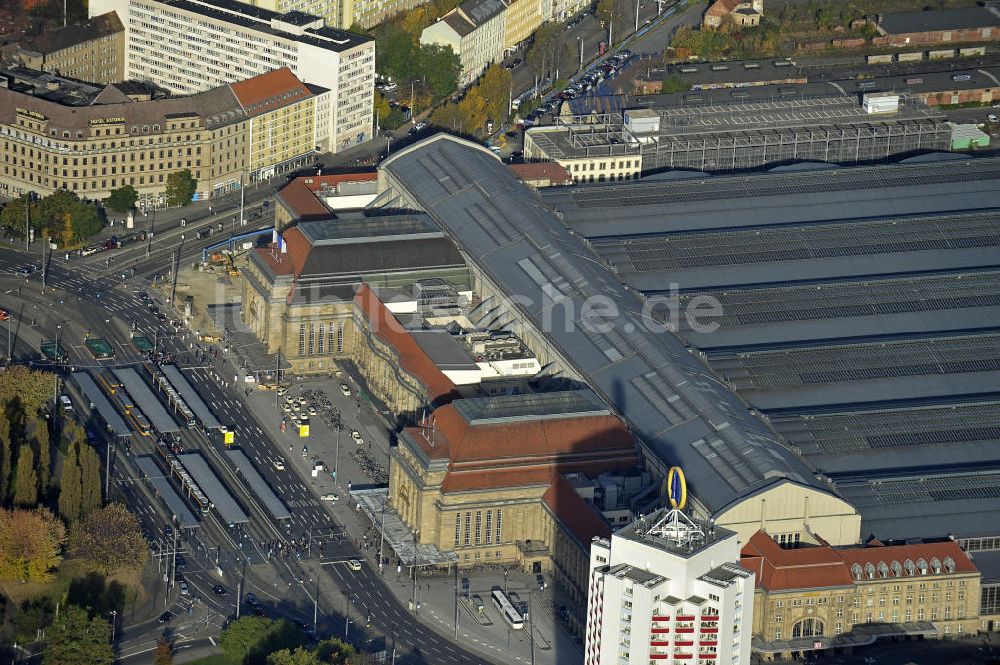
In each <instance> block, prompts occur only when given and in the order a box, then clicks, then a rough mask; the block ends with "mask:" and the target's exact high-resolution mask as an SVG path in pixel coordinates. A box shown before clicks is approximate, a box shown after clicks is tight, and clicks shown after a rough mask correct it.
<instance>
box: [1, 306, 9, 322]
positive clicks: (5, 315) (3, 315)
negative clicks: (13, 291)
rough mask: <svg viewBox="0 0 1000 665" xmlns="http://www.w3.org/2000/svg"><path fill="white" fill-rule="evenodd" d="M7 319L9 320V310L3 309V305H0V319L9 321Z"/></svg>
mask: <svg viewBox="0 0 1000 665" xmlns="http://www.w3.org/2000/svg"><path fill="white" fill-rule="evenodd" d="M9 320H10V312H8V311H7V310H5V309H4V308H3V307H0V321H9Z"/></svg>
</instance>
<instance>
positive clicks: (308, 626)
mask: <svg viewBox="0 0 1000 665" xmlns="http://www.w3.org/2000/svg"><path fill="white" fill-rule="evenodd" d="M292 623H294V624H295V625H296V626H298V627H299V628H301V629H302V631H303V632H306V633H309V632H311V631H312V624H310V623H306V622H305V621H299V620H298V619H292Z"/></svg>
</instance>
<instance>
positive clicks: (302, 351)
mask: <svg viewBox="0 0 1000 665" xmlns="http://www.w3.org/2000/svg"><path fill="white" fill-rule="evenodd" d="M299 355H300V356H304V355H306V324H304V323H300V324H299Z"/></svg>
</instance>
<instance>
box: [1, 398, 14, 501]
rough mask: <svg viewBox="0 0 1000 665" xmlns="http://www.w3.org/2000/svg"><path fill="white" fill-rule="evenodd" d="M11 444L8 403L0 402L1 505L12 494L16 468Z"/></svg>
mask: <svg viewBox="0 0 1000 665" xmlns="http://www.w3.org/2000/svg"><path fill="white" fill-rule="evenodd" d="M11 453H12V450H11V444H10V421H8V420H7V409H6V403H2V404H0V505H3V504H4V503H5V502H6V501H7V497H8V496H9V495H10V478H11V475H12V474H13V472H14V470H13V468H11V467H12V465H13V457H12V454H11Z"/></svg>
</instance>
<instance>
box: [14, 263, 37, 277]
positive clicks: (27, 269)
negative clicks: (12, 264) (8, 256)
mask: <svg viewBox="0 0 1000 665" xmlns="http://www.w3.org/2000/svg"><path fill="white" fill-rule="evenodd" d="M35 270H36V268H35V266H32V265H27V266H22V267H21V268H19V269H18V271H17V274H18V275H19V276H21V277H28V276H29V275H32V274H34V272H35Z"/></svg>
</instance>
